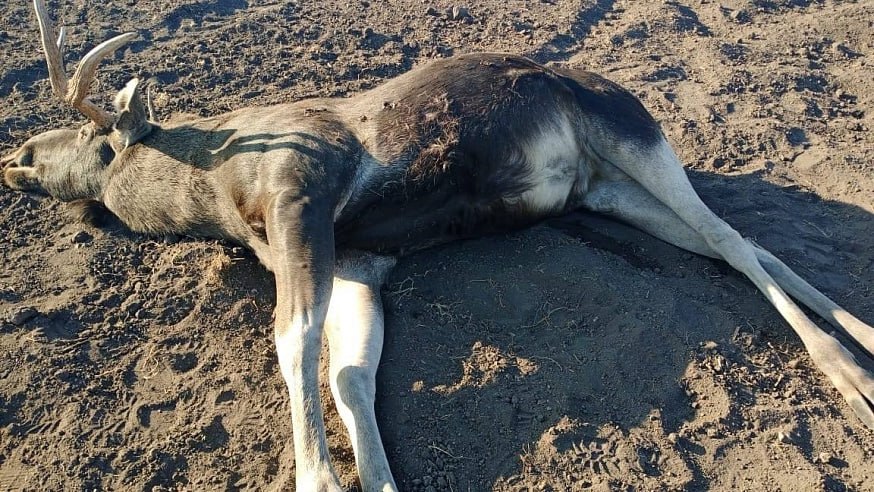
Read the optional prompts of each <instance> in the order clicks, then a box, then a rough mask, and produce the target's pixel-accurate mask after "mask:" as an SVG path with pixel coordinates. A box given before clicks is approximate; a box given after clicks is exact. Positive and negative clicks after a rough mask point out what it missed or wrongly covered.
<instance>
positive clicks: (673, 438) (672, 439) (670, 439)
mask: <svg viewBox="0 0 874 492" xmlns="http://www.w3.org/2000/svg"><path fill="white" fill-rule="evenodd" d="M679 439H680V437H679V436H678V435H677V433H676V432H671V433H670V434H668V442H669V443H671V444H677V441H678V440H679Z"/></svg>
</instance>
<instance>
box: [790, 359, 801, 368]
mask: <svg viewBox="0 0 874 492" xmlns="http://www.w3.org/2000/svg"><path fill="white" fill-rule="evenodd" d="M799 364H801V359H792V360H790V361H789V362H787V363H786V367H788V368H789V369H796V368H798V365H799Z"/></svg>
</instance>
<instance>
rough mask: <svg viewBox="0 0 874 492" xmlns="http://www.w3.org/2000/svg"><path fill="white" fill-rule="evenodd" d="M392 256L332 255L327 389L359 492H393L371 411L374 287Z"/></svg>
mask: <svg viewBox="0 0 874 492" xmlns="http://www.w3.org/2000/svg"><path fill="white" fill-rule="evenodd" d="M394 264H395V260H394V258H390V257H385V256H377V255H374V254H370V253H364V252H343V253H341V254H339V255H338V258H337V261H336V266H335V270H334V287H333V293H332V295H331V303H330V306H329V308H328V316H327V319H326V322H325V331H326V334H327V336H328V347H329V350H330V356H331V361H330V371H329V372H330V381H331V392H332V393H333V395H334V401H335V403H336V405H337V410H338V412H339V414H340V418H341V419H342V420H343V423H344V424H345V425H346V429H347V430H348V432H349V436H350V438H351V440H352V448H353V451H354V453H355V463H356V465H357V468H358V476H359V478H360V480H361V486H362V489H363V490H364V491H367V492H371V491H379V492H389V491H396V490H397V486H396V485H395V482H394V479H393V478H392V474H391V470H390V468H389V465H388V460H387V459H386V456H385V450H384V448H383V445H382V440H381V439H380V435H379V429H378V427H377V423H376V414H375V413H374V403H375V398H376V371H377V368H378V365H379V358H380V354H381V352H382V341H383V311H382V301H381V298H380V295H379V289H380V287H381V286H382V284H383V282H384V280H385V277H386V276H387V275H388V273H389V271H390V270H391V268H392V267H393V266H394Z"/></svg>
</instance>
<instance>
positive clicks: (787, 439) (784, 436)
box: [777, 431, 792, 444]
mask: <svg viewBox="0 0 874 492" xmlns="http://www.w3.org/2000/svg"><path fill="white" fill-rule="evenodd" d="M777 440H778V441H780V442H782V443H783V444H792V436H791V435H790V434H789V433H787V432H783V431H779V432H777Z"/></svg>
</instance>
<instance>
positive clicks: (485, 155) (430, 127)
mask: <svg viewBox="0 0 874 492" xmlns="http://www.w3.org/2000/svg"><path fill="white" fill-rule="evenodd" d="M635 105H636V106H635ZM637 107H639V103H637V101H636V100H635V99H634V98H633V96H631V95H629V94H628V93H626V92H624V91H622V90H621V89H618V87H617V86H615V85H613V84H611V83H609V82H607V81H606V80H604V79H602V78H600V77H597V76H594V75H591V74H588V73H586V72H571V71H564V72H561V71H555V70H551V69H548V68H545V67H542V66H540V65H537V64H535V63H533V62H530V61H528V60H526V59H524V58H520V57H513V56H509V55H470V56H462V57H456V58H453V59H450V60H446V61H441V62H437V63H432V64H430V65H427V66H425V67H423V68H420V69H417V70H413V71H411V72H409V73H407V74H405V75H402V76H400V77H398V78H396V79H393V80H391V81H389V82H388V83H386V84H384V85H382V86H380V87H377V88H376V89H373V90H371V91H369V92H366V93H363V94H360V95H357V96H355V97H352V98H348V99H331V100H307V101H302V102H299V103H295V104H289V105H279V106H272V107H266V108H248V109H244V110H240V111H236V112H232V113H228V114H225V115H221V116H218V117H214V118H208V119H204V120H198V121H196V122H192V123H190V124H186V125H180V126H177V127H175V128H167V129H157V130H156V131H155V132H154V133H153V134H152V135H150V136H149V137H148V138H146V139H144V140H143V141H142V142H141V144H140V145H138V146H136V147H134V148H132V149H130V150H129V152H130V153H131V155H128V156H122V158H121V159H117V161H118V162H119V164H118V170H117V171H115V172H113V173H111V175H112V177H111V178H110V182H114V183H117V184H118V186H111V185H110V186H107V187H106V189H105V190H106V191H105V194H104V201H105V203H106V204H107V206H109V208H110V209H111V210H113V211H114V212H115V213H116V214H117V215H119V217H120V218H121V219H122V220H123V221H125V222H126V223H128V225H129V226H131V227H132V228H133V229H135V230H141V231H150V232H178V231H183V232H185V233H189V234H197V235H208V236H219V237H224V238H229V239H235V240H237V241H240V242H243V243H251V242H252V241H253V240H258V238H260V239H261V240H264V231H263V227H264V210H265V207H266V206H267V204H268V203H269V201H270V197H271V195H272V194H273V193H275V192H276V191H278V190H281V189H288V188H289V187H290V188H293V189H297V190H300V191H301V192H304V193H306V192H307V190H308V189H312V190H319V192H320V193H327V194H330V195H331V196H332V197H339V199H338V201H337V203H336V204H335V232H336V241H337V244H338V246H340V247H356V248H360V249H367V250H373V251H381V252H389V253H399V252H403V251H408V250H414V249H419V248H423V247H427V246H430V245H433V244H437V243H440V242H444V241H448V240H452V239H456V238H459V237H469V236H475V235H479V234H483V233H488V232H490V231H495V230H502V229H507V228H513V227H519V226H523V225H526V224H528V223H530V222H531V221H534V220H538V219H541V218H543V217H545V216H549V215H553V214H558V213H562V212H564V211H566V210H567V209H569V208H574V207H576V206H577V205H578V203H579V199H580V197H581V196H582V195H583V194H584V193H585V192H586V190H587V189H588V185H589V182H590V180H591V179H593V177H594V176H596V175H597V174H598V173H599V172H605V169H604V168H603V165H602V163H599V160H598V159H597V152H595V151H593V150H592V149H590V148H589V147H588V145H587V139H586V135H587V133H588V132H592V131H598V126H599V125H600V122H601V121H602V120H603V121H607V122H609V121H615V120H616V118H615V117H614V118H601V116H603V115H601V114H600V113H606V112H610V111H614V110H615V111H626V112H629V113H632V114H631V118H629V122H630V123H629V126H628V128H619V129H616V128H611V131H612V133H613V134H620V133H622V132H625V133H633V132H635V131H640V132H643V133H647V132H649V133H652V132H655V134H658V129H657V126H656V125H655V123H653V122H652V120H651V119H649V117H648V116H646V117H645V118H643V119H642V120H641V121H635V117H637V116H639V115H637V114H636V111H637ZM640 110H641V111H643V109H642V107H641V108H640ZM599 112H600V113H599ZM643 114H644V115H645V114H646V113H645V111H643ZM610 116H613V115H610ZM641 125H642V126H644V127H647V126H648V128H644V129H643V130H641V129H639V128H637V126H641ZM143 153H145V154H147V155H143ZM113 165H116V164H113ZM131 180H137V181H138V183H139V184H138V185H132V183H131ZM156 203H161V204H163V205H162V206H155V205H156ZM225 205H231V206H225ZM229 210H230V211H234V212H233V213H232V214H229V213H228V212H227V211H229Z"/></svg>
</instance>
